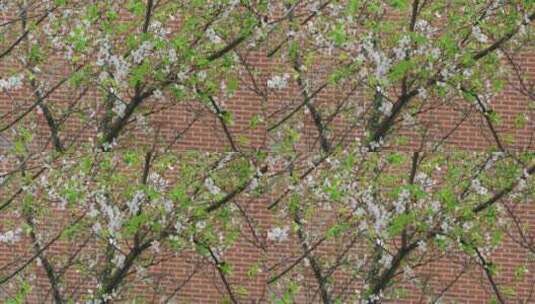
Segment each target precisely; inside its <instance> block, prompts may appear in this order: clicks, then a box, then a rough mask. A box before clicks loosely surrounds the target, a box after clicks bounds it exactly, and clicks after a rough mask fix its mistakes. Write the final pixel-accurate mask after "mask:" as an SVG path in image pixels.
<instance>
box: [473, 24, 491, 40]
mask: <svg viewBox="0 0 535 304" xmlns="http://www.w3.org/2000/svg"><path fill="white" fill-rule="evenodd" d="M472 35H474V38H476V40H477V41H479V42H481V43H487V42H488V37H487V36H486V35H485V34H483V32H481V28H479V26H474V27H472Z"/></svg>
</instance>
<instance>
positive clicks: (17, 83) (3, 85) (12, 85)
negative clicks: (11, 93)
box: [0, 74, 24, 91]
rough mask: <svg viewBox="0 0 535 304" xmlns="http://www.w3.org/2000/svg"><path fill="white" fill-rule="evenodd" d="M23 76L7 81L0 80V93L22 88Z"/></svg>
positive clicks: (10, 78)
mask: <svg viewBox="0 0 535 304" xmlns="http://www.w3.org/2000/svg"><path fill="white" fill-rule="evenodd" d="M23 79H24V75H23V74H20V75H14V76H11V77H9V78H7V79H0V91H2V90H6V91H7V90H13V89H18V88H20V87H21V86H22V80H23Z"/></svg>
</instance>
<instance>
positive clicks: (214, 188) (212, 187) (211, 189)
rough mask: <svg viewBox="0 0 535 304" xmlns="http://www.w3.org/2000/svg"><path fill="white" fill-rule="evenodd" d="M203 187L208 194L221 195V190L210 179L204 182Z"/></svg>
mask: <svg viewBox="0 0 535 304" xmlns="http://www.w3.org/2000/svg"><path fill="white" fill-rule="evenodd" d="M204 186H205V187H206V189H208V192H210V193H211V194H213V195H217V194H219V193H221V189H220V188H219V187H218V186H217V185H216V184H215V183H214V180H213V179H212V178H210V177H209V178H207V179H205V180H204Z"/></svg>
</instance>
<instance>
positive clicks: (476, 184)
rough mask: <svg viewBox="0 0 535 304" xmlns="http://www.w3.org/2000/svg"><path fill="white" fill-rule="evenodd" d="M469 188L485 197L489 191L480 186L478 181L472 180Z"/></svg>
mask: <svg viewBox="0 0 535 304" xmlns="http://www.w3.org/2000/svg"><path fill="white" fill-rule="evenodd" d="M471 188H472V189H473V190H474V191H475V192H476V193H477V194H479V195H487V194H488V193H489V190H488V189H487V188H485V187H484V186H483V185H481V182H480V181H479V180H478V179H474V180H472V185H471Z"/></svg>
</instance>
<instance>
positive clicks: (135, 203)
mask: <svg viewBox="0 0 535 304" xmlns="http://www.w3.org/2000/svg"><path fill="white" fill-rule="evenodd" d="M144 198H145V193H144V192H143V191H136V193H135V194H134V197H133V198H132V199H131V200H129V201H128V202H126V205H127V206H128V210H129V211H130V214H131V215H135V214H136V213H137V212H138V211H139V206H140V205H141V203H142V202H143V199H144Z"/></svg>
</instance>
